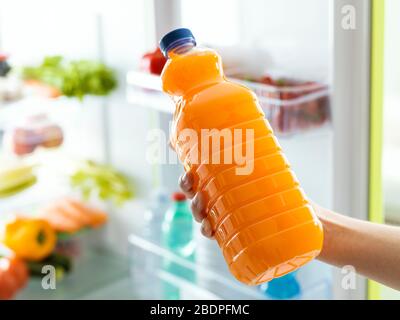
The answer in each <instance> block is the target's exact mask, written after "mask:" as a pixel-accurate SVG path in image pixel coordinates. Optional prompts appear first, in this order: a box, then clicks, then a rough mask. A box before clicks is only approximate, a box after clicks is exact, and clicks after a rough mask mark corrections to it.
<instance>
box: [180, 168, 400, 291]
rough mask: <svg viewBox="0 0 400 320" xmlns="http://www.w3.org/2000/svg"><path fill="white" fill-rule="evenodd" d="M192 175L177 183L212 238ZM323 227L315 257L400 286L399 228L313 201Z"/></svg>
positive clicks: (207, 235)
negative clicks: (351, 215)
mask: <svg viewBox="0 0 400 320" xmlns="http://www.w3.org/2000/svg"><path fill="white" fill-rule="evenodd" d="M193 181H194V178H193V176H192V174H191V173H190V172H189V173H186V174H185V175H183V176H182V177H181V178H180V181H179V184H180V187H181V189H182V190H183V192H185V194H186V196H187V197H188V198H190V199H193V201H192V212H193V216H194V218H195V220H196V221H197V222H200V223H201V224H202V225H201V231H202V233H203V235H204V236H206V237H209V238H212V237H213V234H212V230H211V226H210V225H209V222H208V221H207V219H205V217H206V215H207V213H206V212H205V208H206V204H207V199H206V198H205V195H204V194H203V193H201V192H197V193H196V192H195V191H194V190H193V189H192V185H193ZM313 207H314V209H315V211H316V214H317V216H318V218H319V219H320V220H321V222H322V225H323V228H324V244H323V248H322V251H321V254H320V255H319V257H318V259H319V260H321V261H323V262H326V263H329V264H331V265H334V266H337V267H343V266H346V265H351V266H353V267H354V268H355V269H356V271H357V273H359V274H362V275H364V276H366V277H368V278H370V279H373V280H376V281H378V282H380V283H383V284H385V285H387V286H390V287H392V288H395V289H400V228H396V227H390V226H385V225H378V224H374V223H370V222H366V221H361V220H357V219H353V218H349V217H346V216H343V215H340V214H338V213H334V212H332V211H329V210H327V209H324V208H322V207H320V206H318V205H316V204H313Z"/></svg>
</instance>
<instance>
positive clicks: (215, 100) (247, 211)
mask: <svg viewBox="0 0 400 320" xmlns="http://www.w3.org/2000/svg"><path fill="white" fill-rule="evenodd" d="M160 47H161V50H162V51H163V53H164V55H165V56H166V57H167V58H168V61H167V63H166V65H165V67H164V70H163V73H162V75H161V77H162V84H163V91H164V92H166V93H167V94H168V95H170V96H171V97H172V98H173V99H174V101H175V103H176V110H175V113H174V119H173V125H172V128H171V144H172V146H173V148H174V149H175V151H176V152H177V154H178V157H179V159H180V161H181V162H182V163H183V165H184V168H185V170H186V171H188V170H190V171H192V172H193V173H194V176H195V180H196V181H195V189H196V191H202V192H203V193H204V194H205V196H206V197H207V198H208V203H209V205H208V208H207V219H208V220H209V222H210V224H211V226H212V228H213V232H214V234H215V239H216V240H217V242H218V244H219V246H220V248H221V250H222V252H223V255H224V258H225V261H226V263H227V264H228V266H229V269H230V271H231V273H232V274H233V275H234V276H235V277H236V278H237V279H238V280H239V281H241V282H243V283H246V284H248V285H257V284H260V283H263V282H266V281H270V280H272V279H273V278H276V277H281V276H283V275H285V274H287V273H289V272H292V271H294V270H296V269H298V268H299V267H301V266H302V265H304V264H305V263H307V262H309V261H310V260H312V259H313V258H314V257H316V256H317V255H318V254H319V252H320V251H321V247H322V242H323V230H322V226H321V223H320V222H319V220H318V219H317V217H316V215H315V213H314V211H313V208H312V207H311V206H310V204H309V202H308V200H307V198H306V195H305V194H304V192H303V190H302V189H301V187H300V185H299V181H298V180H297V178H296V176H295V174H294V173H293V171H292V170H291V169H290V165H289V162H288V161H287V159H286V157H285V155H284V154H283V152H282V148H281V146H280V145H279V143H278V140H277V139H276V137H275V136H274V134H273V132H272V129H271V126H270V125H269V123H268V121H267V120H266V119H265V115H264V113H263V111H262V109H261V107H260V105H259V103H258V101H257V98H256V96H255V94H254V93H253V92H252V91H250V90H249V89H248V88H246V87H244V86H242V85H239V84H235V83H233V82H231V81H228V80H227V79H226V78H225V76H224V73H223V69H222V63H221V58H220V56H219V55H218V54H217V53H216V52H215V51H213V50H211V49H206V48H199V47H196V41H195V38H194V37H193V35H192V33H191V32H190V30H188V29H183V28H182V29H177V30H174V31H172V32H170V33H168V34H167V35H165V36H164V38H163V39H162V40H161V42H160Z"/></svg>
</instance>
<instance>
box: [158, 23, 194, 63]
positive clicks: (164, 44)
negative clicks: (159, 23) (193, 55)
mask: <svg viewBox="0 0 400 320" xmlns="http://www.w3.org/2000/svg"><path fill="white" fill-rule="evenodd" d="M185 43H193V44H194V45H196V39H195V37H194V36H193V33H192V31H190V30H189V29H186V28H179V29H175V30H173V31H171V32H169V33H167V34H166V35H165V36H164V37H163V38H162V39H161V41H160V49H161V51H162V53H163V54H164V56H165V57H168V51H169V50H172V49H174V48H176V47H179V46H181V45H184V44H185Z"/></svg>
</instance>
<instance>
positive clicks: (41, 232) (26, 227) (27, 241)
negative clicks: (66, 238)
mask: <svg viewBox="0 0 400 320" xmlns="http://www.w3.org/2000/svg"><path fill="white" fill-rule="evenodd" d="M56 242H57V236H56V232H55V230H54V229H53V228H52V227H51V226H50V224H49V223H48V222H47V221H44V220H41V219H30V218H21V217H17V218H15V219H14V220H13V221H10V222H9V223H7V224H6V226H5V228H4V233H3V243H4V244H5V245H6V246H7V247H8V248H10V249H11V250H13V251H14V253H15V255H16V256H17V257H19V258H21V259H25V260H29V261H40V260H42V259H44V258H46V257H47V256H49V255H50V254H51V253H52V252H53V250H54V247H55V245H56Z"/></svg>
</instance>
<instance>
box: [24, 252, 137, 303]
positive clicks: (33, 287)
mask: <svg viewBox="0 0 400 320" xmlns="http://www.w3.org/2000/svg"><path fill="white" fill-rule="evenodd" d="M121 281H122V282H124V283H125V282H126V283H128V284H129V283H130V281H129V265H128V262H127V259H126V258H124V257H122V256H119V255H116V254H114V253H111V252H109V251H104V250H100V249H92V250H91V251H88V252H87V254H86V255H84V256H82V257H81V258H79V259H77V261H75V262H74V266H73V270H72V271H71V273H69V274H67V275H66V276H65V278H63V279H62V280H60V281H59V283H56V289H54V290H51V289H48V290H45V289H43V288H42V285H41V279H40V278H31V280H30V281H29V284H28V286H27V287H26V288H25V289H24V290H22V291H21V292H20V293H19V294H18V296H17V299H28V300H30V299H35V300H42V299H43V300H52V299H57V300H58V299H90V298H91V297H92V296H93V295H96V297H97V298H98V299H109V298H115V297H114V296H113V295H111V294H110V292H109V290H108V287H111V288H112V287H113V286H115V285H116V284H118V283H120V282H121ZM93 297H94V296H93ZM128 298H131V296H128Z"/></svg>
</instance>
